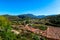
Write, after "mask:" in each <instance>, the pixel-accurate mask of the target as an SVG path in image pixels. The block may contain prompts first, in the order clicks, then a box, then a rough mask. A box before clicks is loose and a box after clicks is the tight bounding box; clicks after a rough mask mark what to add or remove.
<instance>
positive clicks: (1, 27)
mask: <svg viewBox="0 0 60 40" xmlns="http://www.w3.org/2000/svg"><path fill="white" fill-rule="evenodd" d="M10 24H11V23H10V22H9V20H8V19H7V18H5V17H3V16H0V36H1V37H2V39H3V40H16V35H15V34H13V33H12V32H11V30H12V27H11V25H10Z"/></svg>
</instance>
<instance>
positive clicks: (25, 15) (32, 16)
mask: <svg viewBox="0 0 60 40" xmlns="http://www.w3.org/2000/svg"><path fill="white" fill-rule="evenodd" d="M18 17H20V18H25V17H29V18H43V17H45V16H44V15H39V16H36V15H33V14H23V15H18Z"/></svg>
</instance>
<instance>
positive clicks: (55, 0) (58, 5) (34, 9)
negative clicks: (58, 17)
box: [0, 0, 60, 15]
mask: <svg viewBox="0 0 60 40" xmlns="http://www.w3.org/2000/svg"><path fill="white" fill-rule="evenodd" d="M4 14H9V15H20V14H34V15H54V14H60V0H0V15H4Z"/></svg>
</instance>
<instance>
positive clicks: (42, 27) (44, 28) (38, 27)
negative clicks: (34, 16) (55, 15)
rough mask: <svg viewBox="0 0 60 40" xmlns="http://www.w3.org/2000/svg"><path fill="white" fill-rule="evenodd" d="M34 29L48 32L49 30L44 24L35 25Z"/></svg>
mask: <svg viewBox="0 0 60 40" xmlns="http://www.w3.org/2000/svg"><path fill="white" fill-rule="evenodd" d="M32 27H33V28H37V29H40V30H46V29H47V27H46V25H43V24H33V25H32Z"/></svg>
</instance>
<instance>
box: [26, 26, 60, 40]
mask: <svg viewBox="0 0 60 40" xmlns="http://www.w3.org/2000/svg"><path fill="white" fill-rule="evenodd" d="M25 28H26V29H28V30H30V31H32V32H34V33H41V34H42V36H45V37H47V38H52V39H60V28H58V27H51V26H48V28H47V30H45V31H42V30H39V29H38V30H37V29H35V28H32V27H29V26H26V27H25Z"/></svg>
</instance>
